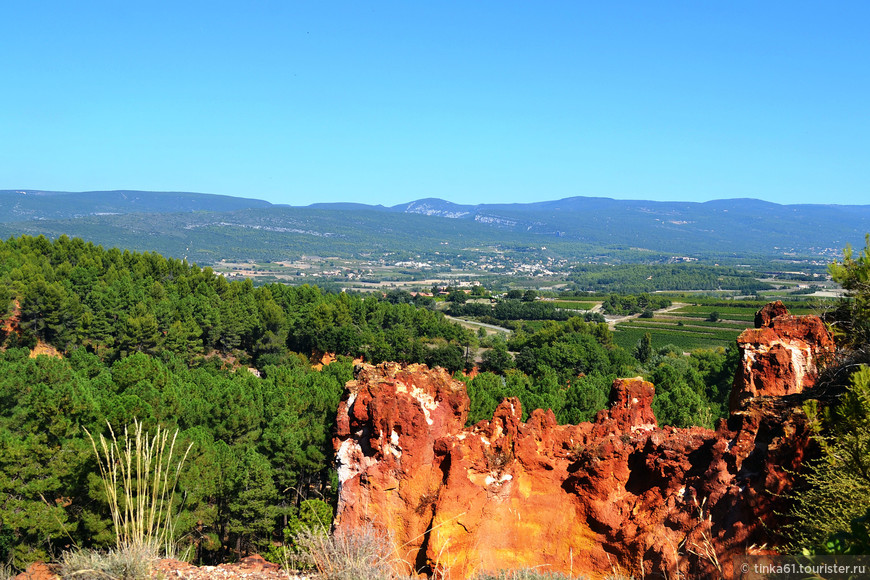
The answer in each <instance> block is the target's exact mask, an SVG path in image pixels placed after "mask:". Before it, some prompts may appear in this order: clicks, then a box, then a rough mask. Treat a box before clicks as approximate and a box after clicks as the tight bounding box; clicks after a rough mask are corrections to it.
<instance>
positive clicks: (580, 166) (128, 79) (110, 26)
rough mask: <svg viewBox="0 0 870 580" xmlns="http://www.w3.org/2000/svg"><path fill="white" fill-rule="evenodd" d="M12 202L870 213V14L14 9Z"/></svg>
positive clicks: (866, 8)
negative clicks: (585, 199)
mask: <svg viewBox="0 0 870 580" xmlns="http://www.w3.org/2000/svg"><path fill="white" fill-rule="evenodd" d="M0 22H2V25H0V30H2V33H0V81H2V89H0V189H6V188H34V189H47V190H65V191H83V190H97V189H143V190H162V191H198V192H207V193H221V194H228V195H237V196H246V197H256V198H260V199H267V200H269V201H272V202H275V203H290V204H293V205H306V204H308V203H313V202H319V201H357V202H364V203H382V204H384V205H394V204H397V203H400V202H405V201H411V200H413V199H418V198H422V197H440V198H443V199H447V200H450V201H454V202H457V203H495V202H520V201H539V200H546V199H558V198H562V197H569V196H575V195H583V196H601V197H613V198H619V199H655V200H674V201H676V200H691V201H706V200H710V199H721V198H734V197H754V198H759V199H765V200H768V201H773V202H777V203H840V204H847V203H861V204H868V203H870V3H868V2H866V1H855V2H818V1H813V2H800V1H793V0H789V1H767V0H765V1H762V2H759V1H757V0H753V1H751V2H742V1H717V2H706V1H702V2H699V1H695V0H692V1H686V2H668V1H653V2H651V1H648V0H643V1H638V2H630V1H625V2H601V1H595V2H582V1H579V0H572V1H565V2H547V1H542V2H530V1H522V2H511V1H503V0H500V1H497V2H495V1H494V2H487V1H478V0H474V1H468V0H463V1H461V2H451V1H438V2H433V1H429V2H424V1H417V0H402V1H397V2H386V1H362V0H355V1H352V2H314V1H308V0H305V1H299V2H291V1H287V0H281V1H274V2H267V1H245V2H242V1H239V2H222V1H216V0H208V1H205V2H199V1H189V0H172V1H165V2H164V1H147V0H123V1H119V0H112V1H107V2H92V1H89V0H79V1H69V0H64V1H49V0H38V1H20V2H12V1H9V2H5V3H4V5H3V8H2V10H0Z"/></svg>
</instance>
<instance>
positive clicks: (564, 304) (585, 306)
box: [553, 300, 599, 310]
mask: <svg viewBox="0 0 870 580" xmlns="http://www.w3.org/2000/svg"><path fill="white" fill-rule="evenodd" d="M553 304H555V305H556V308H571V309H574V310H592V309H593V308H594V307H595V305H596V304H599V303H598V302H581V301H579V300H554V301H553Z"/></svg>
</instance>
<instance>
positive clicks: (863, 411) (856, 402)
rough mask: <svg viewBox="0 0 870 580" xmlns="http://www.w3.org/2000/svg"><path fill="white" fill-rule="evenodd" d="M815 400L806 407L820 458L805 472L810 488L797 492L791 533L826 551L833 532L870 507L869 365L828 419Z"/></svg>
mask: <svg viewBox="0 0 870 580" xmlns="http://www.w3.org/2000/svg"><path fill="white" fill-rule="evenodd" d="M815 403H816V402H815V401H809V403H808V404H807V406H806V408H805V410H806V411H807V414H808V415H809V416H810V418H811V419H812V420H813V421H814V424H815V425H816V429H817V432H818V433H819V434H818V435H817V436H816V440H817V441H818V442H819V444H820V445H821V447H822V458H821V459H820V460H819V461H817V462H816V463H814V464H812V465H811V468H810V471H809V473H808V474H807V478H806V479H807V482H808V483H809V486H810V487H809V489H807V490H805V491H803V492H800V493H796V494H795V507H794V510H793V512H792V516H793V517H794V518H795V520H796V522H795V524H794V526H793V529H792V534H791V535H792V538H793V539H794V540H795V541H796V544H797V546H798V547H801V548H805V549H811V550H813V551H822V552H823V551H825V545H826V543H827V542H828V541H829V540H830V539H831V538H832V537H833V536H836V535H837V534H840V533H843V532H849V531H850V530H851V529H852V526H853V523H854V521H856V520H858V519H859V518H861V517H862V516H864V515H866V514H867V513H868V510H870V367H867V366H862V367H861V369H860V370H858V371H856V372H855V373H853V374H852V377H851V385H850V386H849V387H848V389H847V391H846V393H845V394H844V395H843V397H842V398H841V400H840V402H839V404H838V405H837V408H836V410H835V412H834V413H830V414H829V416H828V417H826V418H825V419H824V420H820V419H819V418H818V416H817V411H816V409H817V406H816V404H815ZM822 427H826V428H827V429H826V431H825V435H822V434H821V432H822V431H821V429H822Z"/></svg>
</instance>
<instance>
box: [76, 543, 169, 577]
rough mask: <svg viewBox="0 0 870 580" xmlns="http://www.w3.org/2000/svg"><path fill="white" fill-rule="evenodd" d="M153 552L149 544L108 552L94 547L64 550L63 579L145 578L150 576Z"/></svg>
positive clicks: (129, 546)
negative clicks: (96, 549) (93, 548)
mask: <svg viewBox="0 0 870 580" xmlns="http://www.w3.org/2000/svg"><path fill="white" fill-rule="evenodd" d="M153 559H154V553H153V551H152V550H151V548H150V547H149V546H148V545H146V544H141V545H138V546H134V545H128V546H124V547H123V548H119V549H117V550H109V551H108V552H107V553H103V552H97V551H93V550H73V551H69V552H64V554H63V556H62V557H61V561H60V576H61V578H75V579H76V580H107V579H117V580H143V579H145V578H148V577H149V572H150V568H151V561H152V560H153Z"/></svg>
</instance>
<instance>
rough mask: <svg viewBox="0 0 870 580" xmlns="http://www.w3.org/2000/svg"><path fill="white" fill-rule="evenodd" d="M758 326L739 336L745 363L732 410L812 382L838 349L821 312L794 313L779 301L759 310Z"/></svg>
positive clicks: (739, 371)
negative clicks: (821, 366)
mask: <svg viewBox="0 0 870 580" xmlns="http://www.w3.org/2000/svg"><path fill="white" fill-rule="evenodd" d="M755 326H756V328H751V329H747V330H745V331H743V333H742V334H741V335H740V336H739V337H738V338H737V347H738V349H739V350H740V365H739V366H738V368H737V373H736V375H735V376H734V387H733V388H732V389H731V400H730V408H731V410H732V411H734V410H736V409H738V408H739V407H740V406H741V405H742V404H743V403H744V402H745V401H748V400H751V399H752V398H754V397H760V396H773V397H778V396H782V395H790V394H795V393H800V392H802V391H803V390H804V389H806V388H809V387H812V386H813V385H814V384H815V382H816V378H817V377H818V367H819V363H820V362H824V360H825V359H826V358H827V357H829V356H830V355H831V354H833V352H834V341H833V339H832V338H831V334H830V333H829V332H828V330H827V328H826V327H825V324H824V323H823V322H822V320H821V319H820V318H819V317H818V316H791V315H789V313H788V310H786V308H785V306H783V304H782V302H779V301H777V302H772V303H770V304H768V305H767V306H765V307H764V308H762V309H761V310H759V311H758V312H757V313H756V315H755Z"/></svg>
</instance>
